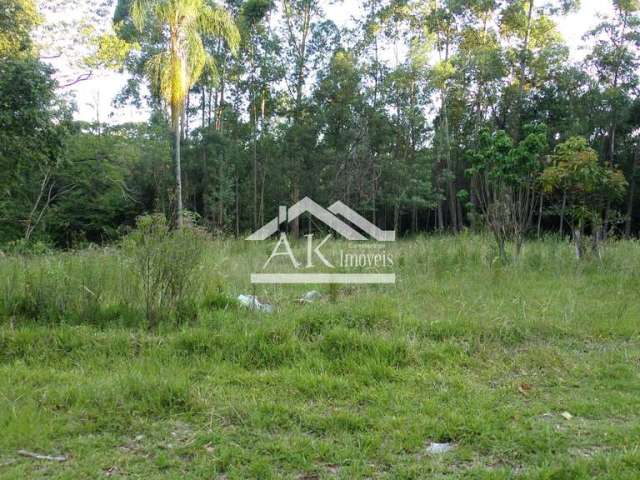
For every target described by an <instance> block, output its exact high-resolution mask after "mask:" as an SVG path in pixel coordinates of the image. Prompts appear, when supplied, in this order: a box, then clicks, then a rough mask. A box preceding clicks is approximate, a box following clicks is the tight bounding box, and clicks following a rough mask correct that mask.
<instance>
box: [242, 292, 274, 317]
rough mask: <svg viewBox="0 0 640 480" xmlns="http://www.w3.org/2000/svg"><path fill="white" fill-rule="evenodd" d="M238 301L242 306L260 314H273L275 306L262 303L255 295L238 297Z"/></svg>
mask: <svg viewBox="0 0 640 480" xmlns="http://www.w3.org/2000/svg"><path fill="white" fill-rule="evenodd" d="M238 301H239V302H240V304H241V305H243V306H245V307H247V308H248V309H250V310H257V311H259V312H264V313H271V312H273V305H269V304H268V303H260V300H258V299H257V298H256V297H254V296H253V295H238Z"/></svg>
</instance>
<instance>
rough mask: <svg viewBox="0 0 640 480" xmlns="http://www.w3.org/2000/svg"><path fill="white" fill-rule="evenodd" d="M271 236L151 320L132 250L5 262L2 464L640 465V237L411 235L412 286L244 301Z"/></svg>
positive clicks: (595, 470)
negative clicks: (594, 254)
mask: <svg viewBox="0 0 640 480" xmlns="http://www.w3.org/2000/svg"><path fill="white" fill-rule="evenodd" d="M272 246H273V245H267V244H266V243H260V244H258V245H255V244H249V242H239V241H238V242H235V241H226V242H222V241H220V242H215V243H211V244H210V245H209V246H208V249H207V253H206V256H205V260H204V262H203V264H202V266H201V268H200V269H199V270H198V272H197V275H198V280H197V282H196V285H197V288H196V289H195V290H194V301H195V302H196V304H197V305H198V307H199V310H198V315H197V318H193V319H192V320H190V321H187V322H184V323H182V324H181V325H175V324H173V323H171V322H165V323H163V324H161V325H160V327H159V329H158V330H156V331H151V332H150V331H148V329H147V328H145V326H144V322H143V319H142V318H143V317H142V314H141V308H142V307H141V299H140V294H139V290H138V288H137V287H136V286H135V281H134V278H133V275H132V273H131V266H130V265H129V264H128V263H127V261H126V260H125V259H124V258H123V257H122V256H121V255H120V254H119V252H118V251H117V250H115V249H110V250H86V251H83V252H78V253H60V254H55V255H45V256H38V257H31V258H16V257H6V258H0V478H2V479H25V478H55V479H87V478H109V477H111V478H145V479H146V478H166V479H176V478H187V479H191V478H193V479H195V478H197V479H211V478H220V479H252V478H291V479H316V478H344V479H357V478H389V479H412V478H425V479H427V478H428V479H433V478H454V479H455V478H473V479H489V478H491V479H511V478H523V479H524V478H526V479H572V480H573V479H592V478H598V479H605V478H607V479H616V480H618V479H637V478H639V476H640V474H639V473H638V472H640V373H639V372H640V368H639V367H640V335H639V334H640V297H639V294H640V243H638V242H619V243H612V244H610V245H607V247H606V250H605V255H604V258H603V260H602V261H595V260H588V261H584V262H582V263H578V262H577V261H576V260H575V259H574V258H573V251H572V249H571V246H570V245H569V244H565V243H560V242H557V241H554V240H547V241H540V242H533V243H529V244H527V245H526V247H525V250H524V252H523V254H522V257H521V258H520V259H519V260H518V261H517V262H511V263H509V264H502V263H500V262H496V261H495V255H494V252H493V250H492V247H491V243H490V241H489V240H488V239H484V238H481V237H474V236H460V237H455V238H454V237H433V238H425V239H416V240H412V241H402V242H397V243H396V244H395V245H393V247H392V248H393V254H394V257H395V259H396V261H395V263H396V273H397V274H398V283H397V285H396V286H366V287H365V286H360V287H354V286H348V287H330V288H329V287H316V289H319V290H321V291H322V292H323V293H324V294H325V296H324V298H323V299H322V300H320V301H318V302H316V303H313V304H308V305H301V304H300V303H299V302H297V301H296V299H297V298H299V297H300V295H301V294H303V293H304V292H305V291H306V290H310V289H311V288H313V287H306V288H305V287H302V286H300V287H264V288H260V289H258V290H257V291H256V294H257V295H258V296H259V297H260V298H262V299H264V300H267V301H269V302H270V303H272V304H273V305H274V306H275V307H276V310H275V312H274V313H273V314H259V313H256V312H250V311H247V310H245V309H243V308H242V307H237V306H236V305H234V304H233V303H232V302H231V303H229V304H227V302H226V301H224V299H225V298H227V297H229V298H234V297H235V296H237V295H238V294H239V293H253V290H252V287H251V286H250V285H249V276H248V275H249V272H250V271H251V269H252V267H253V265H254V264H255V263H256V262H258V259H262V261H264V257H265V255H267V254H268V252H269V251H270V248H271V247H272ZM300 248H302V247H300ZM563 414H564V415H563ZM431 442H440V443H442V442H447V443H451V444H452V445H453V446H454V448H453V449H452V450H451V451H449V452H447V453H444V454H431V453H429V452H428V450H427V447H428V445H429V444H430V443H431ZM19 450H28V451H30V452H37V453H42V454H47V455H63V456H65V457H66V458H67V459H66V461H64V462H55V461H47V460H37V459H34V458H29V457H24V456H21V455H19V454H18V452H19Z"/></svg>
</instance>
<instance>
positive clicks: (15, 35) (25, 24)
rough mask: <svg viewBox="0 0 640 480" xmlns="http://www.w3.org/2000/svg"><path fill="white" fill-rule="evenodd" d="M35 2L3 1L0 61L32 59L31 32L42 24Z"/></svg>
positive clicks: (0, 24) (0, 20)
mask: <svg viewBox="0 0 640 480" xmlns="http://www.w3.org/2000/svg"><path fill="white" fill-rule="evenodd" d="M40 21H41V18H40V15H39V14H38V9H37V6H36V2H35V1H34V0H3V2H2V8H0V60H2V61H5V60H6V59H8V58H12V57H22V58H27V57H30V56H31V55H32V53H33V51H32V50H33V47H32V42H31V31H32V30H33V29H34V28H35V27H36V26H37V25H38V24H39V23H40Z"/></svg>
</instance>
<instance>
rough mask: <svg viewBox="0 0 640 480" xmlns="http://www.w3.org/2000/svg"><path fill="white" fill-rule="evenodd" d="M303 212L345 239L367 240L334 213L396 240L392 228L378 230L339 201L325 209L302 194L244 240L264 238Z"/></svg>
mask: <svg viewBox="0 0 640 480" xmlns="http://www.w3.org/2000/svg"><path fill="white" fill-rule="evenodd" d="M303 213H309V214H311V215H313V216H314V217H315V218H317V219H318V220H320V221H321V222H322V223H324V224H325V225H327V226H328V227H330V228H331V229H333V230H335V231H336V232H337V233H338V234H340V235H341V236H342V237H344V238H346V239H347V240H353V241H363V240H367V238H366V237H365V236H364V235H362V234H361V233H360V232H358V231H357V230H355V229H354V228H353V227H351V226H350V225H348V224H347V223H345V222H343V221H342V220H341V219H340V218H338V215H340V216H341V217H343V218H345V219H346V220H348V221H349V222H351V223H352V224H353V225H355V226H357V227H358V228H360V229H361V230H362V231H363V232H365V233H366V234H368V235H369V236H371V237H372V238H374V239H375V240H377V241H379V242H393V241H395V239H396V232H394V231H393V230H391V231H389V230H381V229H380V228H378V227H377V226H375V225H374V224H373V223H371V222H370V221H369V220H367V219H366V218H364V217H363V216H361V215H360V214H358V213H357V212H355V211H353V210H352V209H351V208H349V207H348V206H346V205H345V204H344V203H342V202H340V201H337V202H335V203H334V204H333V205H331V206H330V207H329V208H328V209H325V208H323V207H321V206H320V205H318V204H317V203H316V202H314V201H313V200H311V199H310V198H309V197H305V198H303V199H302V200H300V201H299V202H298V203H296V204H295V205H292V206H291V207H290V208H289V209H287V207H282V206H281V207H280V208H279V210H278V216H277V217H276V218H274V219H273V220H271V221H270V222H268V223H267V224H265V225H264V226H263V227H261V228H260V229H258V230H256V231H255V232H253V233H252V234H251V235H250V236H249V237H247V240H252V241H258V240H266V239H267V238H269V237H270V236H271V235H274V234H275V233H277V232H278V231H280V225H282V224H287V223H289V222H291V221H293V220H295V219H296V218H298V217H299V216H300V215H302V214H303Z"/></svg>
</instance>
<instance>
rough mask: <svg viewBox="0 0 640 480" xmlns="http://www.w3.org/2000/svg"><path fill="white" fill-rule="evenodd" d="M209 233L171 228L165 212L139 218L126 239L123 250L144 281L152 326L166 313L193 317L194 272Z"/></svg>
mask: <svg viewBox="0 0 640 480" xmlns="http://www.w3.org/2000/svg"><path fill="white" fill-rule="evenodd" d="M205 237H206V234H205V233H204V231H202V230H200V229H198V228H197V227H194V226H185V227H184V228H182V229H179V230H172V229H170V228H169V224H168V222H167V219H166V218H165V217H164V215H161V214H156V215H146V216H142V217H139V218H138V220H137V224H136V229H135V230H134V231H133V232H132V233H130V234H129V235H128V236H127V237H126V238H125V239H124V251H125V253H126V255H127V256H128V257H129V258H130V260H131V261H132V262H133V265H134V268H135V270H136V272H137V273H138V276H139V279H140V281H141V287H142V295H143V299H144V302H145V310H146V317H147V322H148V325H149V327H150V328H153V327H155V326H157V324H158V322H159V321H160V320H161V319H162V318H165V317H167V316H171V315H173V316H174V317H175V318H176V320H181V319H183V318H184V316H185V315H186V316H187V317H189V316H192V313H193V308H187V307H188V306H189V305H192V302H190V296H191V288H192V286H193V277H194V275H193V273H194V270H195V269H196V268H197V267H198V265H199V264H200V260H201V258H202V253H203V250H204V241H205Z"/></svg>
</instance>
